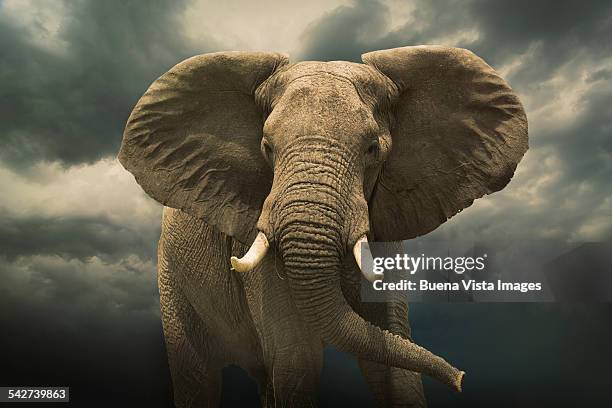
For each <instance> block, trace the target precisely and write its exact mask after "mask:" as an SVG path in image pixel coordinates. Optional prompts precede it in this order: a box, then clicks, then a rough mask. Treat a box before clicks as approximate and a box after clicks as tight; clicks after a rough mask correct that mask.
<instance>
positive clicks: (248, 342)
mask: <svg viewBox="0 0 612 408" xmlns="http://www.w3.org/2000/svg"><path fill="white" fill-rule="evenodd" d="M362 60H363V62H364V63H363V64H359V63H352V62H346V61H332V62H316V61H307V62H299V63H289V61H288V57H287V56H285V55H283V54H277V53H267V52H220V53H212V54H205V55H199V56H195V57H193V58H190V59H187V60H186V61H184V62H181V63H180V64H178V65H176V66H175V67H173V68H172V69H170V71H168V72H167V73H165V74H164V75H162V76H161V77H160V78H159V79H157V80H156V81H155V82H154V83H153V84H152V85H151V86H150V88H149V89H148V90H147V91H146V93H145V94H144V95H143V96H142V98H141V99H140V100H139V102H138V104H137V105H136V107H135V108H134V110H133V112H132V114H131V116H130V118H129V120H128V123H127V125H126V128H125V132H124V138H123V144H122V146H121V151H120V153H119V160H120V161H121V163H122V164H123V166H124V167H125V168H126V169H127V170H129V171H130V172H131V173H132V174H133V175H134V176H135V178H136V181H137V182H138V183H139V184H140V186H142V188H143V189H144V191H145V192H146V193H147V194H149V195H150V196H151V197H153V198H154V199H155V200H157V201H159V202H160V203H162V204H163V205H164V206H165V208H164V211H163V217H162V233H161V238H160V241H159V246H158V279H159V292H160V302H161V312H162V321H163V328H164V335H165V340H166V345H167V352H168V359H169V365H170V369H171V373H172V380H173V385H174V394H175V403H176V405H177V406H178V407H187V406H189V407H191V406H216V405H218V404H219V398H220V388H221V386H220V373H221V368H222V367H224V366H225V365H227V364H229V363H234V364H237V365H239V366H241V367H243V368H244V369H245V370H246V371H247V372H249V374H250V375H251V376H252V377H253V378H254V379H255V380H256V381H257V382H258V384H259V390H260V394H261V400H262V404H263V405H264V406H270V405H274V406H314V405H317V394H318V393H317V390H318V387H319V375H320V371H321V368H322V355H323V353H322V350H323V348H324V346H326V345H331V346H333V347H335V348H336V349H338V350H341V351H344V352H347V353H350V354H352V355H354V356H355V357H356V358H357V359H358V361H359V364H360V367H361V370H362V372H363V375H364V377H365V379H366V381H367V383H368V384H369V386H370V388H371V390H372V392H373V394H374V395H375V397H376V399H377V401H378V402H379V404H380V405H383V406H384V405H394V406H423V405H425V397H424V395H423V387H422V384H421V377H420V375H421V374H426V375H429V376H431V377H433V378H436V379H438V380H439V381H441V382H443V383H445V384H448V385H449V386H450V387H452V388H453V389H456V390H461V387H462V379H463V374H464V373H463V371H460V370H458V369H457V368H454V367H453V366H451V365H450V364H449V363H447V362H446V361H445V360H444V359H442V358H440V357H438V356H436V355H434V354H432V353H431V352H429V351H428V350H426V349H425V348H422V347H420V346H418V345H416V344H415V343H414V342H413V341H412V338H411V334H410V328H409V325H408V308H407V306H406V304H405V303H402V302H394V303H390V304H384V303H382V304H380V303H366V302H361V301H360V299H359V285H360V284H361V279H362V276H361V274H360V271H359V269H360V268H359V266H358V262H357V261H356V260H355V258H354V257H353V255H352V253H353V252H357V246H358V244H359V243H360V242H364V241H365V240H367V239H370V240H376V241H398V240H406V239H410V238H413V237H417V236H419V235H423V234H426V233H428V232H429V231H432V230H433V229H435V228H436V227H438V226H439V225H440V224H442V223H443V222H445V221H446V220H447V219H448V218H450V217H452V216H453V215H454V214H456V213H457V212H459V211H461V210H462V209H464V208H466V207H468V206H470V205H471V204H472V202H473V201H474V200H475V199H477V198H479V197H482V196H483V195H485V194H488V193H492V192H495V191H498V190H500V189H502V188H503V187H504V186H505V185H506V184H507V183H508V182H509V180H510V179H511V177H512V175H513V173H514V170H515V168H516V166H517V164H518V162H519V161H520V160H521V158H522V156H523V154H524V153H525V151H526V150H527V119H526V116H525V112H524V110H523V107H522V105H521V103H520V101H519V99H518V98H517V96H516V95H515V94H514V93H513V91H512V89H511V88H510V87H509V86H508V84H507V83H506V82H505V81H504V80H503V79H502V78H500V76H499V75H498V74H497V73H496V72H495V71H494V70H493V69H492V68H491V67H490V66H489V65H487V64H486V63H485V62H484V61H483V60H482V59H480V58H478V57H477V56H476V55H474V54H473V53H471V52H470V51H467V50H464V49H459V48H448V47H442V46H415V47H403V48H395V49H389V50H382V51H375V52H370V53H367V54H364V55H363V56H362ZM354 248H355V251H352V249H354ZM230 258H231V260H230ZM240 272H242V273H240Z"/></svg>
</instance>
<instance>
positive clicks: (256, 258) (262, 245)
mask: <svg viewBox="0 0 612 408" xmlns="http://www.w3.org/2000/svg"><path fill="white" fill-rule="evenodd" d="M269 247H270V244H269V243H268V239H267V238H266V235H265V234H264V233H263V232H261V231H259V233H258V234H257V237H255V241H253V244H252V245H251V247H250V248H249V250H248V251H247V253H246V254H245V255H244V256H243V257H242V258H237V257H235V256H232V257H231V258H230V263H231V264H232V269H234V270H236V271H238V272H248V271H250V270H252V269H253V268H255V267H256V266H257V265H258V264H259V263H260V262H261V260H262V259H263V258H264V256H266V252H268V248H269Z"/></svg>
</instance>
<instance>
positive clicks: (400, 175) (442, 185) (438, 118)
mask: <svg viewBox="0 0 612 408" xmlns="http://www.w3.org/2000/svg"><path fill="white" fill-rule="evenodd" d="M362 59H363V61H364V62H365V63H366V64H368V65H370V66H373V67H375V68H376V69H377V70H378V71H380V72H381V73H383V74H384V75H386V76H387V77H388V78H389V79H391V80H392V82H393V83H394V86H393V87H395V88H397V89H394V91H397V92H398V93H397V100H396V102H395V105H394V109H393V114H392V119H391V127H390V130H391V138H392V148H391V153H390V155H389V157H388V159H387V161H386V162H385V163H384V164H383V168H382V170H381V173H380V175H379V180H378V184H377V186H376V189H375V191H374V193H373V196H372V198H371V201H370V222H371V229H372V233H373V235H374V236H375V237H376V239H377V240H385V241H396V240H403V239H409V238H413V237H416V236H419V235H423V234H426V233H428V232H430V231H432V230H434V229H435V228H437V227H438V226H439V225H440V224H442V223H444V222H445V221H446V220H447V219H448V218H450V217H452V216H453V215H455V214H456V213H458V212H459V211H461V210H462V209H464V208H466V207H468V206H470V205H471V204H472V203H473V201H474V200H475V199H477V198H480V197H482V196H483V195H485V194H489V193H492V192H495V191H498V190H501V189H502V188H503V187H504V186H505V185H506V184H508V182H509V181H510V179H511V178H512V175H513V174H514V170H515V168H516V166H517V164H518V162H519V161H520V160H521V158H522V157H523V155H524V153H525V152H526V151H527V147H528V142H527V117H526V115H525V111H524V110H523V107H522V105H521V103H520V101H519V99H518V97H517V96H516V95H515V94H514V92H513V91H512V89H511V88H510V86H509V85H508V84H507V83H506V82H505V81H504V80H503V79H502V78H501V77H500V76H499V75H498V74H497V73H496V72H495V71H494V70H493V68H491V67H490V66H489V65H487V64H486V63H485V62H484V61H483V60H482V59H480V58H479V57H477V56H476V55H474V54H473V53H472V52H470V51H468V50H464V49H460V48H448V47H441V46H416V47H403V48H395V49H390V50H383V51H375V52H370V53H367V54H364V55H363V56H362Z"/></svg>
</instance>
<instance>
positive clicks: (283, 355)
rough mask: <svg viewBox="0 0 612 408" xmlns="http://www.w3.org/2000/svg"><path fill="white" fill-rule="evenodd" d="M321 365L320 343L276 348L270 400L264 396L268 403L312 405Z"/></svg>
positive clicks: (316, 398)
mask: <svg viewBox="0 0 612 408" xmlns="http://www.w3.org/2000/svg"><path fill="white" fill-rule="evenodd" d="M322 368H323V351H322V347H321V346H320V345H319V346H318V347H313V345H312V344H307V343H301V344H300V343H297V344H292V345H288V346H283V347H282V348H278V349H277V350H276V351H275V355H274V360H273V362H272V367H271V380H272V389H273V392H274V400H273V401H269V399H268V401H266V402H267V404H269V405H268V406H274V407H316V406H317V405H318V398H319V392H318V391H319V381H320V375H321V370H322ZM270 403H272V404H270Z"/></svg>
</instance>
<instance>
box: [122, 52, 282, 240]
mask: <svg viewBox="0 0 612 408" xmlns="http://www.w3.org/2000/svg"><path fill="white" fill-rule="evenodd" d="M287 62H288V59H287V57H286V56H285V55H282V54H273V53H263V52H222V53H213V54H204V55H199V56H195V57H192V58H189V59H187V60H185V61H183V62H181V63H180V64H178V65H176V66H175V67H173V68H172V69H170V71H168V72H167V73H165V74H164V75H162V76H161V77H160V78H159V79H157V80H156V81H155V82H153V84H152V85H151V86H150V87H149V89H148V90H147V91H146V92H145V94H144V95H143V96H142V97H141V98H140V100H139V101H138V104H137V105H136V107H135V108H134V110H133V111H132V114H131V115H130V118H129V119H128V122H127V125H126V127H125V131H124V134H123V143H122V145H121V150H120V152H119V161H120V162H121V163H122V164H123V166H124V167H125V168H126V169H127V170H129V171H130V172H131V173H132V174H133V175H134V177H135V178H136V181H137V182H138V184H140V186H141V187H142V188H143V189H144V190H145V192H146V193H147V194H149V195H150V196H151V197H153V198H154V199H155V200H157V201H159V202H160V203H162V204H164V205H166V206H169V207H173V208H178V209H181V210H184V211H186V212H187V213H189V214H191V215H194V216H196V217H199V218H202V219H203V220H205V221H206V222H207V223H209V224H211V225H213V226H215V227H216V228H218V229H219V230H220V231H221V232H223V233H225V234H228V235H231V236H234V237H235V238H236V239H238V240H239V241H241V242H243V243H246V244H250V243H251V242H252V240H253V239H254V238H255V235H256V233H257V231H256V228H255V224H256V222H257V219H258V217H259V213H260V210H261V206H262V204H263V201H264V199H265V197H266V196H267V194H268V193H269V191H270V188H271V184H272V171H271V170H270V169H269V166H268V165H267V164H266V162H265V160H264V158H263V157H262V155H261V150H260V143H261V138H262V128H263V117H262V116H263V115H262V111H261V109H260V108H259V107H258V106H257V105H256V103H255V97H254V94H255V90H256V88H257V87H258V86H259V85H260V84H261V83H262V82H263V81H264V80H266V79H267V78H268V77H269V76H270V75H271V74H272V73H273V72H274V71H275V70H276V69H278V68H279V67H280V66H282V65H284V64H286V63H287Z"/></svg>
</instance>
